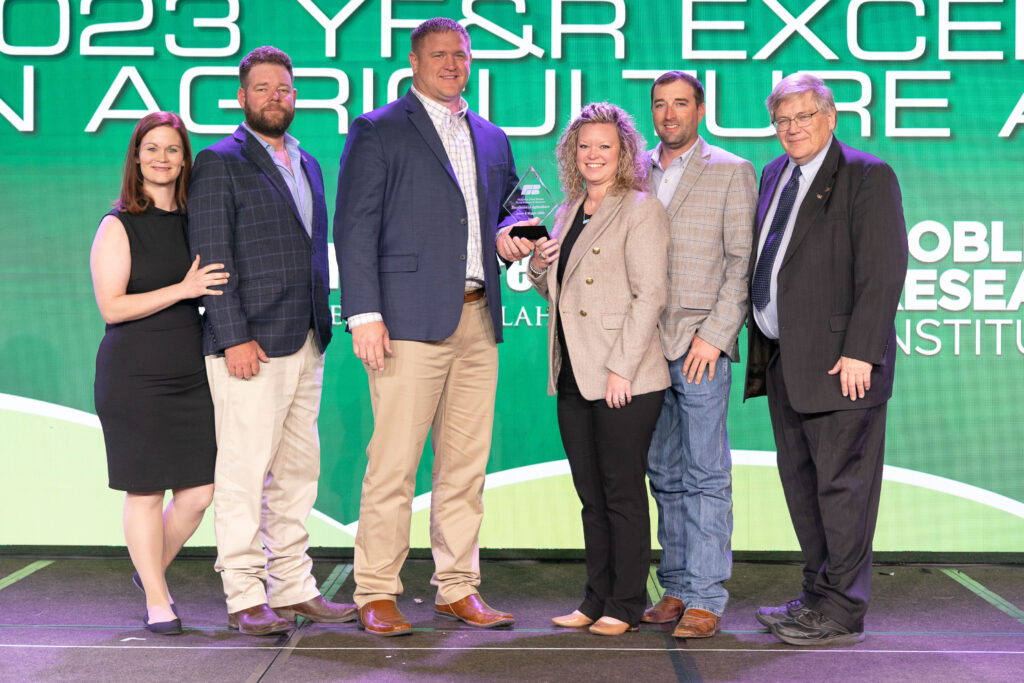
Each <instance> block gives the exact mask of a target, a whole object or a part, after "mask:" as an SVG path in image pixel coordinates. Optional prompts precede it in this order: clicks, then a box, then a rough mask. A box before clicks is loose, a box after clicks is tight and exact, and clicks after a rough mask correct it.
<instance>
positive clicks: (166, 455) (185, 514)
mask: <svg viewBox="0 0 1024 683" xmlns="http://www.w3.org/2000/svg"><path fill="white" fill-rule="evenodd" d="M191 168H192V151H191V148H190V146H189V140H188V133H187V132H186V130H185V126H184V124H183V123H182V122H181V119H180V118H179V117H178V116H177V114H173V113H169V112H155V113H152V114H149V115H147V116H146V117H144V118H143V119H142V120H141V121H139V123H138V125H137V126H136V127H135V131H134V132H133V133H132V137H131V141H130V142H129V143H128V152H127V155H126V157H125V163H124V174H123V176H122V182H121V196H120V199H119V200H118V201H117V202H115V204H114V207H115V208H114V210H112V211H111V212H110V213H109V214H107V215H106V216H105V217H104V218H103V220H102V221H101V222H100V225H99V229H98V230H97V232H96V239H95V241H94V242H93V245H92V253H91V256H90V268H91V270H92V280H93V288H94V289H95V292H96V303H97V304H98V305H99V309H100V314H101V315H102V316H103V319H104V320H105V321H106V323H107V328H106V335H105V336H104V337H103V341H102V342H101V343H100V348H99V352H98V353H97V355H96V384H95V398H96V413H97V414H98V415H99V418H100V423H101V424H102V426H103V439H104V441H105V443H106V449H107V470H108V474H109V477H110V488H112V489H116V490H120V491H125V492H126V495H125V502H124V515H123V521H124V536H125V542H126V545H127V546H128V552H129V554H130V555H131V558H132V563H133V564H134V565H135V569H136V573H135V575H134V576H133V577H132V580H133V582H134V583H135V585H136V586H138V587H139V588H142V589H143V590H144V591H145V593H146V611H147V614H146V617H145V619H144V622H145V624H146V627H147V628H148V629H149V630H151V631H153V632H154V633H163V634H172V633H181V621H180V620H179V619H178V615H177V609H176V608H175V605H174V601H173V600H172V599H171V595H170V592H169V591H168V589H167V582H166V580H165V578H164V570H165V569H166V568H167V566H168V565H169V564H170V563H171V560H173V559H174V557H175V555H177V554H178V551H179V550H180V549H181V547H182V545H184V543H185V541H186V540H188V538H189V537H190V536H191V535H192V533H193V532H194V531H195V530H196V528H197V527H198V526H199V522H200V521H202V518H203V512H204V511H205V510H206V508H207V507H208V506H209V505H210V501H211V500H212V498H213V467H214V461H215V459H216V454H217V446H216V440H215V434H214V424H213V404H212V402H211V400H210V388H209V385H208V384H207V382H206V368H205V365H204V361H203V356H202V348H201V329H200V319H199V311H198V307H197V297H199V296H202V295H205V294H212V295H217V294H221V292H220V291H218V290H215V289H212V287H216V286H218V285H223V284H224V283H225V282H227V279H228V273H226V272H224V270H223V268H224V266H223V265H222V264H219V263H214V264H210V265H204V266H200V263H199V257H198V256H197V257H196V258H195V260H194V261H191V262H190V259H189V249H188V243H187V241H186V233H185V227H186V219H185V193H186V190H187V188H188V175H189V171H190V170H191ZM168 489H170V490H171V491H172V492H173V497H172V498H171V501H170V502H169V503H168V504H167V508H166V509H164V506H163V503H164V494H165V492H166V491H167V490H168Z"/></svg>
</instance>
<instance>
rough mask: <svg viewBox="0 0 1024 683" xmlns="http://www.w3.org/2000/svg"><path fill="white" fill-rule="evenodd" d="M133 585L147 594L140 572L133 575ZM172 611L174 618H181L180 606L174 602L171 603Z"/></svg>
mask: <svg viewBox="0 0 1024 683" xmlns="http://www.w3.org/2000/svg"><path fill="white" fill-rule="evenodd" d="M132 583H134V584H135V587H136V588H138V589H139V590H140V591H142V592H143V593H145V592H146V589H145V587H143V585H142V577H141V576H139V573H138V572H135V573H134V574H132ZM171 611H172V612H174V616H176V617H180V616H181V615H180V614H178V606H177V605H175V604H174V603H173V602H172V603H171Z"/></svg>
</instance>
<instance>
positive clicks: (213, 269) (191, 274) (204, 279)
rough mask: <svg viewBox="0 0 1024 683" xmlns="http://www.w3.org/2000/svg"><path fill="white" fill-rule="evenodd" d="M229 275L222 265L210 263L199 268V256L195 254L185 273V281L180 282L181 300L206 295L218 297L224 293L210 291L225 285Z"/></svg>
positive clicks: (217, 290)
mask: <svg viewBox="0 0 1024 683" xmlns="http://www.w3.org/2000/svg"><path fill="white" fill-rule="evenodd" d="M229 277H231V274H230V273H228V272H225V271H224V264H223V263H211V264H210V265H208V266H203V267H202V268H200V267H199V254H196V259H195V261H193V262H192V267H191V268H189V269H188V272H187V273H185V279H184V280H182V281H181V288H182V292H183V293H184V296H183V297H182V298H183V299H195V298H198V297H201V296H203V295H206V294H212V295H215V296H220V295H221V294H223V293H224V292H222V291H221V290H219V289H210V287H218V286H220V285H224V284H227V281H228V278H229Z"/></svg>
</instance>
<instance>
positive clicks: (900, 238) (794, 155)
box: [744, 74, 907, 645]
mask: <svg viewBox="0 0 1024 683" xmlns="http://www.w3.org/2000/svg"><path fill="white" fill-rule="evenodd" d="M766 104H767V106H768V111H769V113H770V114H771V117H772V123H773V124H774V126H775V128H776V130H777V132H778V137H779V142H780V143H782V148H783V149H784V150H785V152H786V153H785V155H783V156H781V157H779V158H778V159H776V160H774V161H773V162H771V163H770V164H768V165H767V166H766V167H765V169H764V172H763V174H762V176H761V187H760V196H759V201H758V210H757V225H758V233H757V236H756V237H755V245H756V248H755V249H754V251H753V257H752V260H751V265H752V268H753V275H752V277H751V281H750V282H751V285H750V300H751V304H752V306H751V316H750V317H751V321H750V322H749V337H748V340H749V352H748V354H747V381H746V388H745V392H744V397H745V398H746V397H751V396H760V395H764V394H765V393H767V395H768V408H769V411H770V413H771V419H772V429H773V431H774V433H775V443H776V448H777V450H778V467H779V476H780V478H781V480H782V487H783V490H784V491H785V494H786V503H787V504H788V506H789V513H790V517H791V518H792V521H793V528H794V530H795V531H796V536H797V540H798V541H799V542H800V549H801V551H802V552H803V556H804V571H803V574H804V578H803V590H802V591H801V593H800V594H799V596H798V597H797V598H796V599H795V600H792V601H790V602H788V603H787V604H786V605H782V606H780V607H762V608H761V609H760V610H759V611H758V614H757V618H758V620H759V621H760V622H761V623H762V624H764V625H766V626H768V627H769V628H770V630H771V632H772V633H773V634H775V636H776V637H778V638H779V639H780V640H782V641H783V642H786V643H789V644H791V645H815V644H832V645H840V644H847V643H855V642H859V641H861V640H863V639H864V615H865V613H866V612H867V607H868V598H869V595H870V591H871V539H872V537H873V536H874V531H875V520H876V518H877V516H878V499H879V492H880V490H881V484H882V460H883V453H884V445H885V409H886V402H887V401H888V400H889V397H890V396H891V395H892V386H893V375H894V367H893V364H894V362H895V359H896V330H895V327H894V325H893V322H894V319H895V316H896V309H897V306H898V305H899V299H900V292H901V291H902V289H903V281H904V279H905V277H906V272H907V233H906V226H905V224H904V221H903V206H902V199H901V196H900V187H899V183H898V182H897V180H896V175H895V174H894V173H893V171H892V169H891V168H890V167H889V166H888V165H887V164H885V163H884V162H882V161H880V160H879V159H876V158H875V157H873V156H870V155H868V154H865V153H863V152H859V151H857V150H855V149H852V148H850V147H847V146H846V145H844V144H842V143H841V142H839V141H838V140H836V139H835V138H834V137H833V134H832V132H833V130H834V129H835V125H836V109H835V102H834V100H833V98H832V92H831V90H829V88H828V87H826V86H825V84H824V83H823V82H822V81H821V79H819V78H817V77H815V76H812V75H809V74H793V75H791V76H788V77H787V78H784V79H783V80H782V81H780V82H779V84H778V85H777V86H776V87H775V89H774V90H773V91H772V94H771V95H770V96H769V97H768V100H767V102H766Z"/></svg>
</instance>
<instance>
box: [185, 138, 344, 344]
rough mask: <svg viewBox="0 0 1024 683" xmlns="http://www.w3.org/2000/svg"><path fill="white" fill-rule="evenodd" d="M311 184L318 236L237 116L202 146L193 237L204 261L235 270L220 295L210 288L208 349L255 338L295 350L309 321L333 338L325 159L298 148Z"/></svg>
mask: <svg viewBox="0 0 1024 683" xmlns="http://www.w3.org/2000/svg"><path fill="white" fill-rule="evenodd" d="M302 168H303V170H305V172H306V177H307V178H308V179H309V185H310V188H311V189H312V192H313V236H312V238H310V236H309V235H307V234H306V229H305V227H303V225H302V219H301V217H300V214H299V210H298V208H297V207H296V206H295V201H294V200H293V199H292V195H291V192H290V191H289V190H288V186H287V185H286V184H285V182H284V178H282V177H281V173H280V172H279V171H278V170H277V166H276V165H275V164H274V162H273V160H272V159H271V158H270V156H269V155H268V154H267V151H266V149H264V148H263V146H262V145H261V144H260V143H259V142H258V141H257V140H255V139H253V137H252V135H251V134H250V133H249V132H248V131H247V130H245V128H244V127H243V126H239V127H238V129H237V130H235V132H234V133H233V134H232V135H230V136H229V137H226V138H224V139H223V140H221V141H220V142H217V143H215V144H213V145H211V146H210V147H207V148H206V149H204V150H203V151H202V152H200V153H199V154H198V155H197V156H196V161H195V165H194V166H193V168H192V181H191V184H190V185H189V194H188V237H189V245H190V247H191V248H192V256H193V258H194V257H195V255H196V254H199V255H200V257H201V260H200V265H204V264H207V263H223V264H224V268H225V269H226V270H227V271H228V272H229V273H231V278H230V279H229V280H228V283H227V284H226V285H225V286H224V294H223V295H222V296H205V297H203V305H204V306H205V307H206V314H205V316H204V321H203V353H204V354H207V355H210V354H221V353H223V352H224V349H226V348H228V347H229V346H235V345H236V344H243V343H245V342H248V341H250V340H253V339H255V340H256V341H257V342H258V343H259V345H260V346H261V347H262V348H263V350H264V351H265V352H266V353H267V355H268V356H271V357H275V356H276V357H280V356H287V355H290V354H292V353H295V352H296V351H298V350H299V349H300V348H301V347H302V344H303V343H304V342H305V340H306V334H307V333H308V332H309V330H310V328H313V329H314V330H315V332H316V338H317V343H318V344H319V348H320V351H321V352H322V351H323V350H324V349H326V348H327V344H328V343H329V342H330V340H331V313H330V308H329V306H328V303H327V294H328V287H329V278H328V270H327V204H326V202H325V201H324V180H323V174H322V173H321V171H320V165H319V164H318V163H317V162H316V159H314V158H313V157H312V156H310V155H309V154H308V153H306V152H305V151H304V150H303V151H302Z"/></svg>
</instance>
